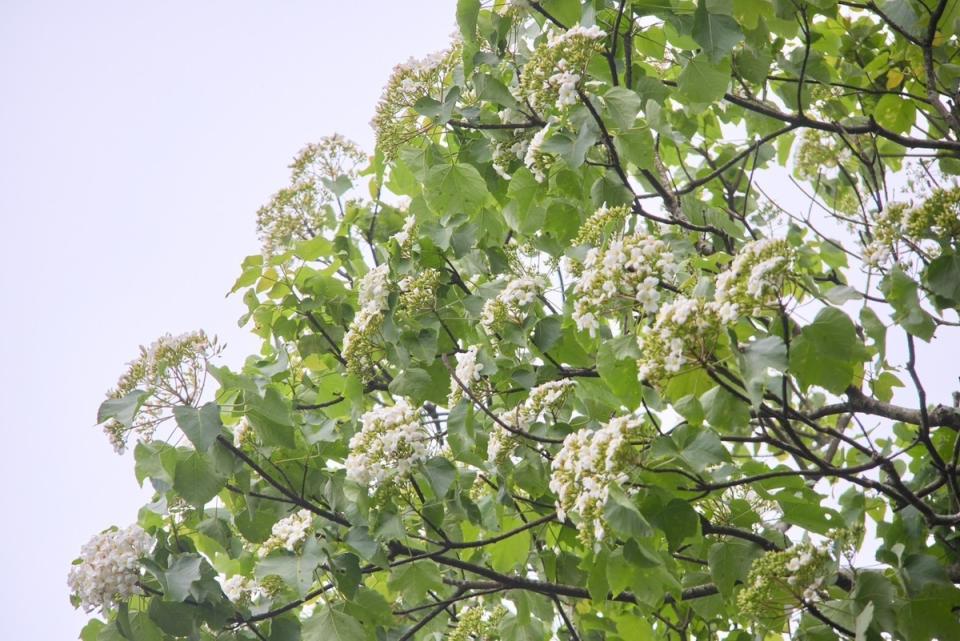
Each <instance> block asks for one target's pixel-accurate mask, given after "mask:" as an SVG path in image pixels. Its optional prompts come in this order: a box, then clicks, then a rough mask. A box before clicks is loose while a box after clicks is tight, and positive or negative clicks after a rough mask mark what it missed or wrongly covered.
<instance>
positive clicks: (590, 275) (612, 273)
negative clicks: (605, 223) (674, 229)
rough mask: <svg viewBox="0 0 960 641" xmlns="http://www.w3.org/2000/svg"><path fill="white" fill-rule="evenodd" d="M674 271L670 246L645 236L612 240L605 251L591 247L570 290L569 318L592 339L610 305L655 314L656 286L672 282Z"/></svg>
mask: <svg viewBox="0 0 960 641" xmlns="http://www.w3.org/2000/svg"><path fill="white" fill-rule="evenodd" d="M678 270H679V265H678V264H677V260H676V258H675V257H674V255H673V252H672V251H670V246H669V245H667V243H665V242H664V241H662V240H660V239H658V238H654V237H653V236H649V235H647V234H632V235H630V236H624V237H623V238H622V239H620V240H612V241H610V243H609V244H608V245H607V247H606V248H605V249H604V248H599V247H594V248H592V249H591V250H590V251H589V252H587V256H586V258H585V259H584V261H583V271H582V274H581V277H580V280H579V281H577V284H576V285H575V286H574V288H573V293H574V296H576V302H575V303H574V307H573V314H572V318H573V320H574V322H575V323H576V324H577V328H578V329H580V330H582V331H589V332H590V335H591V336H595V335H596V332H597V329H599V328H600V319H601V318H603V317H604V316H606V315H608V313H609V312H610V311H611V309H610V308H611V306H618V307H619V308H620V309H622V308H624V307H626V308H627V309H633V308H635V307H636V306H639V307H640V309H641V310H642V311H643V312H644V313H646V314H653V313H655V312H656V311H657V309H659V307H660V292H659V291H658V290H657V287H658V286H659V284H660V282H661V281H669V280H671V279H673V278H674V277H675V276H676V274H677V271H678ZM616 311H619V309H618V310H616Z"/></svg>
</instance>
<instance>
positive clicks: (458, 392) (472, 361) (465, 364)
mask: <svg viewBox="0 0 960 641" xmlns="http://www.w3.org/2000/svg"><path fill="white" fill-rule="evenodd" d="M479 349H480V347H479V346H478V345H472V346H470V347H468V348H467V350H466V351H464V352H457V354H456V359H457V366H456V368H455V369H454V375H455V376H456V379H457V380H451V381H450V395H449V396H448V398H447V405H448V406H450V407H453V406H454V405H456V404H457V403H459V402H460V399H461V398H463V389H462V388H461V387H460V385H461V384H462V385H464V386H466V387H467V388H470V389H471V390H472V389H473V388H474V386H475V384H476V383H479V382H480V372H481V371H482V370H483V363H478V362H477V352H478V351H479ZM457 381H460V383H457Z"/></svg>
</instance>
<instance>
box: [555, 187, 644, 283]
mask: <svg viewBox="0 0 960 641" xmlns="http://www.w3.org/2000/svg"><path fill="white" fill-rule="evenodd" d="M630 212H631V209H630V207H628V206H627V205H621V206H619V207H607V205H606V203H604V204H603V205H601V206H600V207H599V208H598V209H597V210H596V211H595V212H593V214H591V215H590V217H589V218H587V219H586V220H585V221H584V223H583V224H582V225H580V229H579V230H578V231H577V235H576V237H575V238H574V239H573V242H571V243H570V245H571V246H572V247H579V246H581V245H589V246H591V247H600V246H601V245H603V243H604V240H606V239H607V238H609V237H610V236H611V235H613V234H616V233H617V232H619V231H620V229H621V228H622V227H623V223H624V221H625V220H626V219H627V216H628V215H629V214H630ZM570 268H571V271H572V272H573V273H574V274H575V275H577V276H579V275H580V274H581V273H582V272H583V265H582V264H581V263H579V262H576V261H572V262H571V265H570Z"/></svg>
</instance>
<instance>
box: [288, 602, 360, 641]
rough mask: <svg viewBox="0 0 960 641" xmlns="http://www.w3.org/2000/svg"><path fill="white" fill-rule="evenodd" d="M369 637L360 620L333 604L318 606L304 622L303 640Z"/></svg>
mask: <svg viewBox="0 0 960 641" xmlns="http://www.w3.org/2000/svg"><path fill="white" fill-rule="evenodd" d="M368 638H369V636H368V635H367V633H366V631H365V630H364V629H363V626H362V625H360V622H359V621H357V620H356V619H354V618H353V617H352V616H350V615H349V614H346V613H344V612H341V611H340V610H337V609H335V608H333V607H331V606H325V607H323V608H322V609H319V608H318V611H316V612H314V613H313V616H312V617H310V618H309V619H307V620H306V621H305V622H304V624H303V631H302V639H303V641H366V640H367V639H368Z"/></svg>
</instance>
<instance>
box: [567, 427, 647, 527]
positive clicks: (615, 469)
mask: <svg viewBox="0 0 960 641" xmlns="http://www.w3.org/2000/svg"><path fill="white" fill-rule="evenodd" d="M642 427H643V422H642V420H641V419H639V418H637V417H634V416H622V417H617V418H613V419H611V420H610V421H609V422H608V423H606V424H604V425H602V426H601V427H600V428H599V429H597V430H591V429H587V428H584V429H582V430H580V431H578V432H574V433H573V434H569V435H567V437H566V438H565V439H564V440H563V447H561V448H560V451H559V452H558V453H557V455H556V457H554V459H553V462H552V463H551V469H552V474H551V476H550V490H551V491H552V492H554V493H555V494H556V495H557V500H556V508H557V514H558V516H559V517H560V518H561V519H565V518H566V515H567V514H568V513H570V512H574V513H576V514H579V516H580V518H581V520H582V523H583V525H582V527H581V528H580V536H581V539H583V540H584V541H585V542H586V543H593V542H595V541H599V540H601V539H603V537H604V532H605V529H606V520H605V519H604V516H603V510H604V507H605V505H606V503H607V498H608V497H609V495H610V485H611V484H616V485H617V486H621V487H622V486H623V485H624V484H625V483H626V482H627V481H628V480H629V476H628V471H629V470H630V469H631V468H632V467H633V465H634V463H635V458H636V452H635V450H634V449H633V446H632V445H631V442H630V439H631V438H633V439H636V438H637V437H644V436H645V435H644V434H643V433H642Z"/></svg>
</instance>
